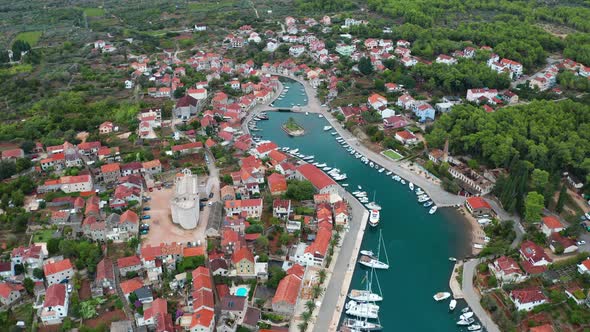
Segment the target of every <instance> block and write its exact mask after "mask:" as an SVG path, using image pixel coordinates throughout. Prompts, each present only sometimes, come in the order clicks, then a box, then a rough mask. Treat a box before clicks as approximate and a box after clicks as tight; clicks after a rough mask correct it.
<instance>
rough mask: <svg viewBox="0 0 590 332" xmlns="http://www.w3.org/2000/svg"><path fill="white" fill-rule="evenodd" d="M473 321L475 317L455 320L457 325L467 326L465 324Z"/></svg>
mask: <svg viewBox="0 0 590 332" xmlns="http://www.w3.org/2000/svg"><path fill="white" fill-rule="evenodd" d="M473 322H475V319H473V318H469V319H461V320H460V321H458V322H457V325H462V326H467V325H471V324H473Z"/></svg>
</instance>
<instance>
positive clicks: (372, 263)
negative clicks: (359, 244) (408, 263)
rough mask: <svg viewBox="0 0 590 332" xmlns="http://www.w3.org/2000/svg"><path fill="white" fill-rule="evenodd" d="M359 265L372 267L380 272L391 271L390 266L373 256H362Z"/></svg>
mask: <svg viewBox="0 0 590 332" xmlns="http://www.w3.org/2000/svg"><path fill="white" fill-rule="evenodd" d="M359 263H361V265H364V266H367V267H372V268H374V269H379V270H386V269H389V264H386V263H383V262H381V261H379V260H378V259H377V258H375V257H372V256H364V255H363V256H361V258H360V259H359Z"/></svg>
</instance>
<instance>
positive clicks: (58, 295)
mask: <svg viewBox="0 0 590 332" xmlns="http://www.w3.org/2000/svg"><path fill="white" fill-rule="evenodd" d="M65 301H66V285H65V284H55V285H51V286H49V287H47V291H46V292H45V301H43V307H46V308H47V307H55V306H63V305H64V303H65Z"/></svg>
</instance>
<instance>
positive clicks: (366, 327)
mask: <svg viewBox="0 0 590 332" xmlns="http://www.w3.org/2000/svg"><path fill="white" fill-rule="evenodd" d="M343 325H344V326H346V327H347V328H349V329H350V331H351V332H353V331H354V332H356V331H359V332H360V331H379V330H381V328H382V327H381V325H380V324H377V323H371V322H368V321H366V320H361V319H353V318H346V319H345V320H344V323H343Z"/></svg>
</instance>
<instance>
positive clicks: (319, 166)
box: [316, 163, 328, 168]
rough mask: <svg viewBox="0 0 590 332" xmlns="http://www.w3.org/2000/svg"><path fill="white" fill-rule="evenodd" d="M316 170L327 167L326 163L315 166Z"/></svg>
mask: <svg viewBox="0 0 590 332" xmlns="http://www.w3.org/2000/svg"><path fill="white" fill-rule="evenodd" d="M316 166H317V167H318V168H324V167H326V166H328V165H327V164H326V163H321V164H317V165H316Z"/></svg>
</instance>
